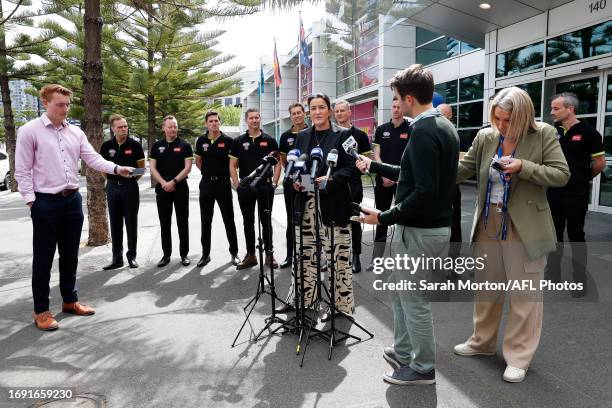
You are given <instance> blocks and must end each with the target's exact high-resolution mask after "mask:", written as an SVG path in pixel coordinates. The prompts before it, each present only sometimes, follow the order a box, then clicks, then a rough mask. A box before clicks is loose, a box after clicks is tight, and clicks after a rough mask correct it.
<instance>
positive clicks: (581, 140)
mask: <svg viewBox="0 0 612 408" xmlns="http://www.w3.org/2000/svg"><path fill="white" fill-rule="evenodd" d="M557 131H558V132H559V143H560V144H561V149H563V154H564V155H565V160H567V164H568V166H569V170H570V173H571V175H570V179H569V181H568V182H567V184H566V185H565V187H561V189H562V190H563V191H566V192H577V193H588V191H589V182H590V181H591V159H592V158H593V157H596V156H600V155H602V154H604V153H605V152H604V147H603V142H602V138H601V134H599V132H598V131H597V130H596V129H595V128H593V127H592V126H591V125H589V124H588V123H586V122H578V123H576V124H575V125H574V126H572V127H571V128H570V129H568V130H565V129H564V128H563V127H562V126H560V125H558V126H557Z"/></svg>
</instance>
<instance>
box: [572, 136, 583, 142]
mask: <svg viewBox="0 0 612 408" xmlns="http://www.w3.org/2000/svg"><path fill="white" fill-rule="evenodd" d="M581 140H582V135H574V136H572V142H579V141H581Z"/></svg>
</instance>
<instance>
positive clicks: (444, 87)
mask: <svg viewBox="0 0 612 408" xmlns="http://www.w3.org/2000/svg"><path fill="white" fill-rule="evenodd" d="M434 91H435V92H437V93H439V94H440V95H441V96H442V97H443V98H444V103H457V81H448V82H444V83H441V84H437V85H435V87H434Z"/></svg>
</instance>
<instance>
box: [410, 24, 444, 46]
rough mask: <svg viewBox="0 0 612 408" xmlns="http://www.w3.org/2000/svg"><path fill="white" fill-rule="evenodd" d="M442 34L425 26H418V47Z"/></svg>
mask: <svg viewBox="0 0 612 408" xmlns="http://www.w3.org/2000/svg"><path fill="white" fill-rule="evenodd" d="M441 36H442V34H438V33H434V32H432V31H429V30H426V29H424V28H420V27H417V29H416V41H417V42H416V45H417V47H418V46H419V45H421V44H424V43H426V42H428V41H431V40H433V39H435V38H438V37H441Z"/></svg>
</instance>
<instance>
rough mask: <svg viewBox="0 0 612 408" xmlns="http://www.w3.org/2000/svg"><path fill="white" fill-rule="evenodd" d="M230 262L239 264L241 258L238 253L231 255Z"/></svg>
mask: <svg viewBox="0 0 612 408" xmlns="http://www.w3.org/2000/svg"><path fill="white" fill-rule="evenodd" d="M230 262H231V264H232V265H234V266H236V265H238V264H239V263H240V258H238V254H231V255H230Z"/></svg>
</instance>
